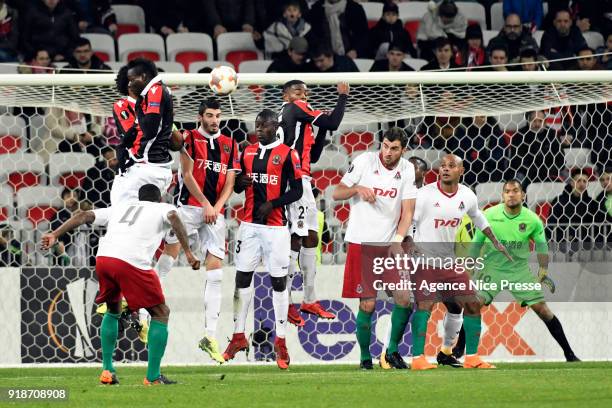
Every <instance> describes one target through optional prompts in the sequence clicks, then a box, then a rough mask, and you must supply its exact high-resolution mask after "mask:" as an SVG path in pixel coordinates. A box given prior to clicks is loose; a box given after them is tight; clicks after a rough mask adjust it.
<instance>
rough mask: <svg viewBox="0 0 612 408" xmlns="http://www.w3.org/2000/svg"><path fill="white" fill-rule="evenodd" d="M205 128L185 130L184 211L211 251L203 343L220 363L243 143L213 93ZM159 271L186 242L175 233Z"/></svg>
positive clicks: (203, 114) (203, 116)
mask: <svg viewBox="0 0 612 408" xmlns="http://www.w3.org/2000/svg"><path fill="white" fill-rule="evenodd" d="M198 122H199V123H200V127H199V128H198V129H195V130H187V131H185V132H184V133H183V137H184V140H185V149H184V150H183V151H182V152H181V176H180V178H179V186H180V190H179V195H178V203H177V206H178V212H179V215H180V217H181V220H182V221H183V222H184V223H185V228H186V229H187V233H188V234H189V237H190V239H191V240H192V241H193V244H195V243H198V245H199V248H200V250H201V252H202V254H203V255H205V256H206V260H205V265H206V287H205V290H204V307H205V316H206V318H205V325H206V327H205V335H204V337H203V338H202V340H200V343H199V347H200V348H201V349H202V350H203V351H205V352H207V353H208V354H209V355H210V356H211V358H213V359H214V360H216V361H217V362H219V363H223V362H224V361H225V360H224V359H223V356H222V355H221V353H220V352H219V346H218V343H217V339H216V337H217V321H218V319H219V313H220V310H221V283H222V278H223V269H222V267H223V258H225V235H226V232H227V228H226V226H225V217H224V215H223V207H224V205H225V203H226V202H227V199H228V198H229V197H230V196H231V194H232V192H233V190H234V180H235V175H236V173H237V172H240V160H239V158H238V157H239V156H238V145H237V144H236V142H235V141H234V140H233V139H232V138H231V137H229V136H225V135H223V134H221V131H220V130H219V125H220V123H221V105H220V103H219V101H218V100H217V99H216V98H209V99H207V100H205V101H203V102H202V103H201V104H200V107H199V109H198ZM166 243H167V245H166V246H165V248H164V253H163V254H162V255H161V256H160V257H159V261H158V262H157V265H156V267H155V270H156V271H157V272H158V273H159V276H160V278H162V280H163V278H164V277H165V276H166V275H167V274H168V273H169V272H170V269H171V268H172V265H173V263H174V261H175V260H176V258H177V257H178V254H179V251H180V245H179V243H178V240H177V238H176V236H175V235H174V234H172V232H170V233H169V235H168V237H166Z"/></svg>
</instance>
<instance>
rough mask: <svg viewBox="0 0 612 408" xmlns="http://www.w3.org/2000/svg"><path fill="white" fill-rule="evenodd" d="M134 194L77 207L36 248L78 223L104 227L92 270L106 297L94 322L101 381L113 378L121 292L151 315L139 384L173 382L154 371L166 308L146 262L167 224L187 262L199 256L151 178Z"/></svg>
mask: <svg viewBox="0 0 612 408" xmlns="http://www.w3.org/2000/svg"><path fill="white" fill-rule="evenodd" d="M138 199H139V201H137V202H132V203H127V202H126V203H122V204H119V205H116V206H111V207H108V208H100V209H97V210H93V211H83V212H80V213H78V214H75V215H73V216H72V217H71V218H70V219H69V220H68V221H66V222H65V223H63V224H62V225H61V226H60V227H59V228H57V229H56V230H54V231H53V232H50V233H48V234H45V235H43V237H42V248H43V249H48V248H49V247H51V246H53V244H54V243H55V242H56V241H57V239H58V238H59V237H60V236H62V235H63V234H65V233H66V232H69V231H72V230H73V229H75V228H77V227H79V226H80V225H83V224H92V225H97V226H106V227H107V231H106V234H105V235H104V237H102V239H101V240H100V245H99V246H98V252H97V254H96V276H97V278H98V282H99V284H100V289H99V293H98V296H97V297H96V302H98V303H101V302H106V305H107V306H108V311H107V313H105V314H104V318H103V319H102V327H101V328H100V341H101V343H102V367H103V368H102V369H103V371H102V375H101V376H100V382H101V383H102V384H108V385H112V384H118V383H119V381H118V379H117V375H116V373H115V368H114V366H113V355H114V353H115V347H116V343H117V337H118V331H119V318H120V316H121V315H120V304H121V299H122V297H125V299H126V300H127V302H128V305H129V307H130V308H131V310H138V309H140V308H145V309H147V310H148V311H149V313H150V315H151V327H150V329H149V335H148V343H147V347H148V355H149V362H148V366H147V375H146V377H145V378H144V380H143V383H144V385H157V384H174V383H175V381H172V380H170V379H168V378H167V377H165V376H164V375H162V374H161V373H160V365H161V360H162V357H163V355H164V351H165V349H166V344H167V342H168V318H169V315H170V309H169V308H168V306H167V305H166V301H165V298H164V293H163V291H162V287H161V284H160V282H159V278H158V277H157V273H156V272H155V271H154V270H153V268H152V267H151V261H152V259H153V256H154V255H155V251H156V250H157V248H158V246H159V243H160V242H161V240H162V238H163V237H164V235H165V234H166V233H167V232H168V230H169V229H170V228H172V230H173V231H174V232H175V234H176V236H177V238H178V240H179V242H180V243H181V246H182V247H183V250H184V251H185V254H186V256H187V260H188V262H189V264H190V265H191V267H192V268H193V269H195V270H197V269H199V268H200V261H199V260H198V259H197V258H196V257H195V256H194V255H193V253H192V252H191V250H190V249H189V242H188V238H187V233H186V231H185V227H184V225H183V223H182V222H181V220H180V218H179V216H178V214H177V211H176V207H174V206H173V205H170V204H165V203H161V192H160V191H159V189H158V188H157V187H156V186H154V185H152V184H145V185H144V186H142V187H141V188H140V189H139V190H138Z"/></svg>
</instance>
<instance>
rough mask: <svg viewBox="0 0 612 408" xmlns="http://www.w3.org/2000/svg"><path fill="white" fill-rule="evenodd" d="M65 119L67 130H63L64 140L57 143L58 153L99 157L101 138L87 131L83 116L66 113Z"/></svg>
mask: <svg viewBox="0 0 612 408" xmlns="http://www.w3.org/2000/svg"><path fill="white" fill-rule="evenodd" d="M65 119H66V121H67V122H68V129H65V130H66V132H65V138H64V140H62V141H61V142H60V143H59V145H58V147H57V148H58V151H60V152H62V153H69V152H75V153H89V154H91V155H92V156H94V157H100V151H101V149H102V148H103V147H104V143H103V141H102V138H101V137H95V136H94V135H93V134H92V133H91V132H90V131H89V130H88V129H87V124H86V122H85V117H84V115H82V114H78V113H75V112H70V111H66V113H65Z"/></svg>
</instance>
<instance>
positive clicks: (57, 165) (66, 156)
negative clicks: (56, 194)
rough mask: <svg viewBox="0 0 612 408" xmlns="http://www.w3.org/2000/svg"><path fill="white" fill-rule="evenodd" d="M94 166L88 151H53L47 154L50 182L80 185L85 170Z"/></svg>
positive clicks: (64, 185)
mask: <svg viewBox="0 0 612 408" xmlns="http://www.w3.org/2000/svg"><path fill="white" fill-rule="evenodd" d="M93 166H95V158H94V157H93V156H92V155H90V154H88V153H55V154H52V155H51V156H49V176H50V177H51V184H53V185H56V186H63V187H69V188H77V187H81V185H82V184H83V180H85V176H86V174H87V170H89V169H90V168H92V167H93Z"/></svg>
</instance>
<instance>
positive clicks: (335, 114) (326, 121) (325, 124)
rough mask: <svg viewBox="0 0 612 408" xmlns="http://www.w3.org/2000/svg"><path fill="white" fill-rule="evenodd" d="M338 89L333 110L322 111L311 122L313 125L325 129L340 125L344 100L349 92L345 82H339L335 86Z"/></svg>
mask: <svg viewBox="0 0 612 408" xmlns="http://www.w3.org/2000/svg"><path fill="white" fill-rule="evenodd" d="M337 90H338V101H337V102H336V106H335V107H334V110H332V111H331V112H330V113H323V114H321V115H319V116H318V117H317V118H316V119H315V120H314V122H313V125H315V126H317V127H320V128H324V129H327V130H337V129H338V127H340V123H341V122H342V118H344V111H345V110H346V101H347V100H348V95H349V92H350V87H349V84H348V83H347V82H340V83H339V84H338V86H337Z"/></svg>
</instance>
